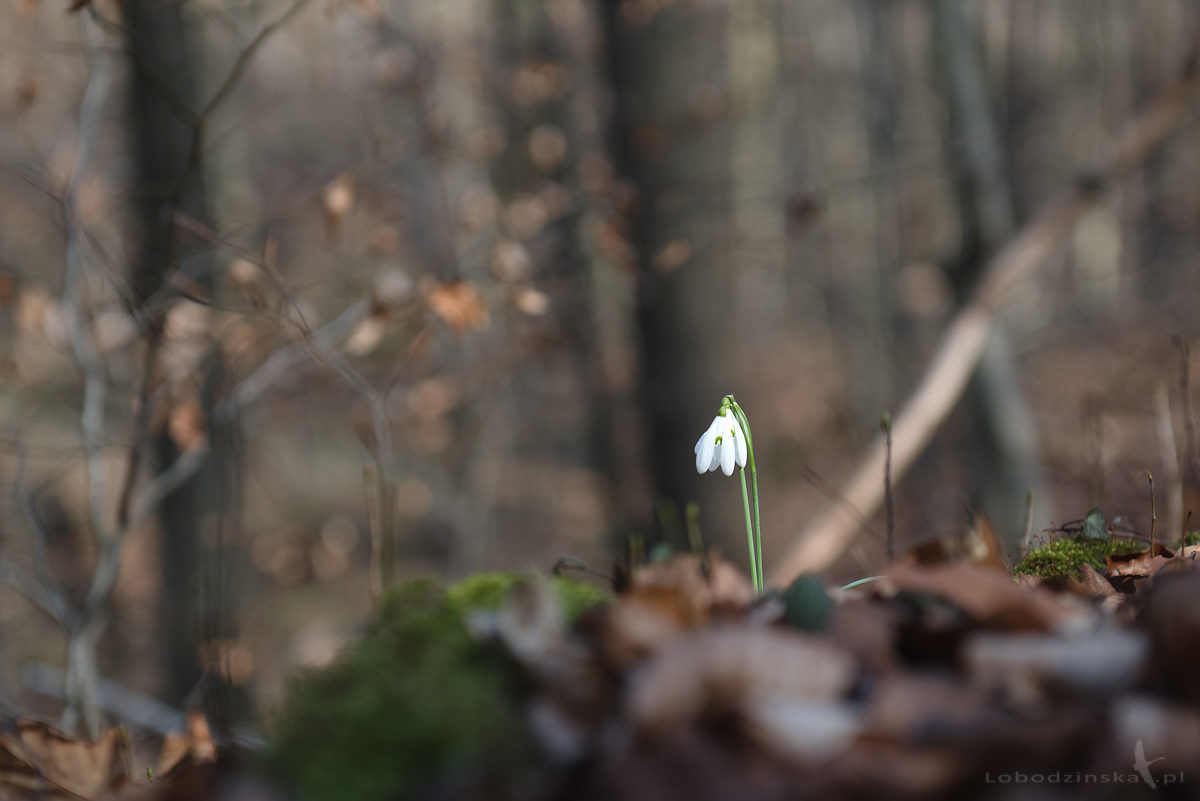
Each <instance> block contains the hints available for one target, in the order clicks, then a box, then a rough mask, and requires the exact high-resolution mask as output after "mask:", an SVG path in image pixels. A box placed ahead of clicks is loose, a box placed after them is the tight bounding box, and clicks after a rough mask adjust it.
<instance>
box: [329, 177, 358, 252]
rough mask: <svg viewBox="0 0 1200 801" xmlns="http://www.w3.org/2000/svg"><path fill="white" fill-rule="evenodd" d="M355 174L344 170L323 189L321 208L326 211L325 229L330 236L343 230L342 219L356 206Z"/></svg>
mask: <svg viewBox="0 0 1200 801" xmlns="http://www.w3.org/2000/svg"><path fill="white" fill-rule="evenodd" d="M354 200H355V188H354V175H353V174H351V173H349V172H343V173H341V174H340V175H338V176H337V177H336V178H334V179H333V180H332V181H330V182H329V183H328V184H326V185H325V188H324V189H323V190H321V208H322V209H323V210H324V212H325V229H326V231H327V232H328V233H329V235H330V236H337V235H338V233H340V232H341V228H342V220H344V219H345V217H346V215H347V214H349V213H350V210H351V209H352V208H354Z"/></svg>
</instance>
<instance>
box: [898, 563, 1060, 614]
mask: <svg viewBox="0 0 1200 801" xmlns="http://www.w3.org/2000/svg"><path fill="white" fill-rule="evenodd" d="M887 577H888V579H889V581H890V584H891V585H892V586H894V587H895V588H896V589H897V590H901V591H909V592H914V593H922V594H927V595H934V596H937V597H939V598H943V599H945V600H947V601H949V602H951V603H952V604H954V605H955V606H957V607H958V608H959V609H961V610H962V611H964V612H966V613H967V614H968V615H969V616H970V617H971V618H973V619H974V620H975V621H976V622H977V623H979V624H981V625H985V626H988V627H991V628H999V629H1005V630H1011V631H1021V630H1034V631H1045V630H1048V629H1052V628H1057V627H1058V626H1060V625H1064V624H1069V623H1070V622H1071V621H1072V619H1075V618H1077V617H1078V616H1079V615H1080V613H1081V610H1080V608H1079V605H1078V604H1076V605H1072V604H1070V603H1068V602H1067V600H1066V598H1062V597H1058V596H1055V595H1052V594H1051V593H1049V592H1044V591H1041V590H1039V589H1030V588H1028V587H1023V586H1021V585H1019V584H1017V583H1016V582H1014V581H1013V580H1012V578H1011V577H1010V576H1009V575H1007V574H1005V573H1001V572H1000V571H998V570H994V569H992V568H990V567H982V566H979V565H974V564H966V563H956V564H948V565H937V566H931V567H921V566H916V565H904V564H901V565H897V566H896V567H894V568H892V569H891V570H889V571H888V573H887Z"/></svg>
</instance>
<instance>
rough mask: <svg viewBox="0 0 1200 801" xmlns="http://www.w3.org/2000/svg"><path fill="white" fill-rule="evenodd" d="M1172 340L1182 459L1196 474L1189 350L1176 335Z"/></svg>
mask: <svg viewBox="0 0 1200 801" xmlns="http://www.w3.org/2000/svg"><path fill="white" fill-rule="evenodd" d="M1172 339H1173V340H1174V341H1175V347H1177V348H1178V349H1179V395H1180V398H1181V400H1182V403H1183V434H1184V444H1186V445H1187V453H1185V454H1184V459H1185V460H1186V462H1187V465H1188V467H1189V468H1190V469H1191V471H1192V472H1197V468H1200V465H1197V461H1200V459H1198V454H1197V451H1196V418H1195V417H1193V416H1192V377H1191V363H1192V360H1191V348H1190V347H1188V344H1187V343H1186V342H1184V341H1183V337H1181V336H1179V335H1178V334H1176V335H1175V336H1174V337H1172Z"/></svg>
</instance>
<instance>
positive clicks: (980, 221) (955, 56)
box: [932, 0, 1050, 551]
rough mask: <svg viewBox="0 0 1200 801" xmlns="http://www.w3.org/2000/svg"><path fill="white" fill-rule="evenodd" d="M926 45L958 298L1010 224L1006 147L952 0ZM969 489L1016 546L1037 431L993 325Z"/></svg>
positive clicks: (976, 397) (974, 411)
mask: <svg viewBox="0 0 1200 801" xmlns="http://www.w3.org/2000/svg"><path fill="white" fill-rule="evenodd" d="M932 13H933V20H934V47H935V50H936V61H937V72H938V75H939V77H940V79H941V80H940V83H941V91H942V94H943V97H944V98H945V101H946V105H947V107H948V108H949V110H950V114H949V131H948V137H947V138H948V139H949V140H950V141H951V142H952V143H953V145H952V147H951V148H950V152H951V153H952V154H953V157H954V163H953V164H952V165H951V166H952V170H953V172H954V174H955V177H956V180H957V187H958V198H959V208H960V209H961V220H962V226H961V227H962V239H961V250H960V253H959V256H958V262H957V264H956V265H955V269H954V270H952V271H951V275H952V277H953V279H954V281H955V284H956V286H957V289H958V294H959V297H965V296H966V295H967V294H968V293H969V292H970V290H971V289H972V288H973V286H974V284H975V281H976V279H977V278H978V276H979V270H980V268H981V266H982V265H983V264H984V263H985V262H986V260H987V259H988V257H989V256H991V255H992V254H993V253H994V252H995V251H996V250H998V249H999V248H1000V247H1001V246H1002V245H1003V244H1004V243H1005V242H1006V241H1007V240H1008V238H1009V237H1010V236H1011V235H1012V233H1013V231H1014V230H1015V228H1016V220H1015V214H1014V206H1013V200H1012V196H1011V191H1010V188H1009V185H1008V178H1007V170H1006V167H1005V164H1004V150H1003V147H1002V145H1001V142H1000V136H999V132H998V129H997V126H996V123H995V121H994V119H993V115H992V110H991V103H990V99H989V93H988V87H987V82H986V77H985V75H984V73H983V66H982V65H983V59H982V57H981V53H980V44H979V38H978V35H977V31H976V29H975V27H974V26H973V25H972V24H971V21H970V20H968V18H967V16H966V15H967V9H966V8H965V7H964V4H963V3H961V2H959V0H933V2H932ZM967 404H968V406H967V410H966V413H967V414H968V415H969V417H968V422H967V430H968V435H969V442H968V446H967V452H968V453H969V454H970V455H971V465H970V467H971V473H970V475H971V478H972V482H973V484H974V486H972V487H970V488H969V491H970V493H971V495H972V497H973V499H974V503H976V504H977V505H978V507H979V508H980V509H981V510H982V511H983V512H984V513H985V514H986V515H987V516H988V518H989V519H990V520H991V522H992V524H993V526H994V527H995V529H996V531H997V533H999V534H1000V536H1001V539H1002V540H1003V541H1004V542H1005V543H1006V544H1007V546H1008V547H1009V548H1010V549H1011V550H1014V551H1015V550H1016V548H1017V546H1019V544H1020V542H1019V540H1020V536H1021V532H1022V531H1023V521H1024V518H1025V499H1026V497H1027V493H1028V492H1030V491H1032V492H1033V493H1034V497H1035V501H1036V503H1037V504H1038V508H1039V510H1040V513H1041V515H1042V516H1043V517H1044V516H1046V515H1047V514H1049V513H1050V510H1049V509H1048V508H1047V506H1046V504H1047V503H1048V498H1047V497H1046V493H1045V492H1044V490H1043V480H1042V475H1041V465H1040V461H1039V458H1038V452H1037V432H1036V430H1035V429H1034V426H1033V416H1032V413H1031V412H1030V410H1029V408H1028V405H1027V404H1026V401H1025V398H1024V394H1023V392H1022V389H1021V386H1020V384H1019V380H1018V371H1017V369H1016V365H1015V363H1014V361H1013V355H1012V352H1011V349H1010V347H1009V346H1008V343H1007V337H1006V336H1005V333H1004V330H1003V328H1002V327H1001V326H1000V325H997V327H996V330H995V331H994V332H993V334H992V335H991V337H990V339H989V341H988V344H987V346H986V348H985V350H984V353H983V356H982V358H981V360H980V363H979V367H978V369H977V370H976V372H975V376H974V378H973V379H972V383H971V386H970V387H969V389H968V394H967Z"/></svg>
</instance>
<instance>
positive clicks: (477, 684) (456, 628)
mask: <svg viewBox="0 0 1200 801" xmlns="http://www.w3.org/2000/svg"><path fill="white" fill-rule="evenodd" d="M522 578H524V577H522V576H520V575H515V574H500V573H484V574H480V575H477V576H473V577H471V578H468V579H465V580H464V581H461V582H459V583H458V584H455V585H453V586H451V587H450V588H449V589H443V588H441V587H440V586H439V585H437V584H436V583H435V582H433V581H430V580H418V581H410V582H406V583H404V584H401V585H398V586H397V587H395V588H394V589H393V590H391V591H390V592H389V593H388V594H387V596H385V598H384V599H383V601H382V603H381V604H380V611H379V615H378V618H377V620H376V622H375V623H374V624H373V625H372V627H371V629H370V630H369V632H368V633H367V635H366V636H365V637H364V638H363V639H362V641H361V642H359V643H358V644H357V645H355V646H353V647H351V648H349V649H347V650H346V651H345V652H344V653H343V654H342V655H341V656H340V657H339V658H338V659H337V661H336V662H334V664H333V665H331V666H330V667H329V668H327V669H325V670H322V671H319V672H315V673H311V674H308V675H306V676H303V677H302V678H300V679H299V680H297V681H296V683H295V684H294V686H293V688H292V694H291V696H290V698H289V701H288V704H287V707H286V709H285V711H284V714H283V716H282V719H281V720H280V722H279V724H278V726H277V727H276V733H275V737H274V740H273V742H272V745H271V748H270V750H269V752H268V754H267V757H266V760H265V762H266V764H265V767H266V769H267V771H268V772H269V773H270V774H271V775H273V776H274V777H276V778H277V779H279V780H280V781H282V782H284V783H285V784H286V785H287V786H288V787H289V788H290V789H292V790H293V791H294V792H295V794H296V796H297V797H298V798H300V799H302V801H323V799H339V800H344V801H357V800H358V799H363V801H366V800H367V799H404V798H410V797H412V796H413V795H414V794H415V793H416V792H417V791H419V789H420V788H422V787H428V786H430V785H431V784H437V783H440V782H444V781H446V780H448V779H449V778H451V777H453V779H454V780H455V781H456V782H460V781H473V780H477V781H485V780H486V779H487V778H488V777H500V776H505V775H509V776H511V775H515V774H516V773H518V772H519V771H520V770H521V768H522V767H523V766H524V765H527V764H529V762H530V761H531V759H532V758H533V756H534V755H535V748H534V744H533V741H532V739H531V738H530V736H529V734H528V732H527V731H526V728H525V725H524V722H523V716H522V712H521V710H520V707H519V698H520V695H521V692H522V689H523V688H522V682H521V677H520V675H519V674H518V671H517V669H516V667H515V666H514V665H513V664H512V663H511V662H510V661H509V660H508V659H507V658H506V657H505V655H504V654H503V653H502V652H501V651H500V650H499V649H498V648H495V647H490V646H487V645H484V644H480V643H478V642H476V641H475V640H474V639H473V638H472V637H471V635H470V634H469V633H468V632H467V630H466V627H465V625H464V623H463V618H464V616H465V614H466V613H467V612H468V611H470V610H472V609H479V608H486V609H495V608H497V607H499V605H500V604H501V603H502V602H503V600H504V598H505V597H506V596H507V594H508V592H509V590H510V589H511V587H512V586H513V584H514V583H516V582H517V581H520V580H522ZM552 581H553V585H554V586H555V588H556V589H557V590H558V591H559V594H560V598H561V599H562V601H563V606H564V610H565V611H566V613H567V615H568V617H569V618H570V617H573V616H574V615H576V614H578V612H579V611H580V610H582V609H583V608H585V607H587V606H591V605H593V604H595V603H597V602H599V601H603V600H604V599H605V598H606V595H605V593H604V592H603V591H602V590H600V589H598V588H596V587H594V586H593V585H589V584H585V583H583V582H579V581H574V580H571V579H566V578H561V577H558V578H555V579H553V580H552Z"/></svg>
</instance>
